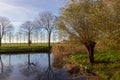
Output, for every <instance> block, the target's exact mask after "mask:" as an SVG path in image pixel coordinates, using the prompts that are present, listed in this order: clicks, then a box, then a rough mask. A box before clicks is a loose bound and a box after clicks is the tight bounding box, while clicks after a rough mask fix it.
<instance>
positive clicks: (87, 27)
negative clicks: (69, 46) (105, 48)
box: [57, 0, 109, 63]
mask: <svg viewBox="0 0 120 80" xmlns="http://www.w3.org/2000/svg"><path fill="white" fill-rule="evenodd" d="M107 9H108V8H107V6H106V5H105V4H104V2H103V1H102V0H99V1H97V0H70V3H68V4H67V5H66V6H65V7H64V8H62V11H61V13H62V15H61V16H60V17H59V21H58V23H57V24H58V27H59V29H60V30H62V31H65V32H67V34H69V39H70V40H71V41H74V42H75V41H76V42H78V43H82V44H83V45H84V46H85V47H86V49H87V52H88V54H89V62H90V63H94V48H95V45H96V43H97V39H98V38H99V37H100V36H99V34H100V32H101V31H102V30H103V27H104V25H105V24H106V23H102V22H105V20H107V21H108V20H109V19H108V18H107V15H106V14H108V12H109V10H107Z"/></svg>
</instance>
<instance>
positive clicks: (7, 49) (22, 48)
mask: <svg viewBox="0 0 120 80" xmlns="http://www.w3.org/2000/svg"><path fill="white" fill-rule="evenodd" d="M52 45H53V44H51V46H52ZM48 51H50V49H49V48H48V44H47V43H42V44H31V45H30V47H29V46H28V44H24V43H22V44H16V43H13V44H2V46H1V47H0V53H25V52H48Z"/></svg>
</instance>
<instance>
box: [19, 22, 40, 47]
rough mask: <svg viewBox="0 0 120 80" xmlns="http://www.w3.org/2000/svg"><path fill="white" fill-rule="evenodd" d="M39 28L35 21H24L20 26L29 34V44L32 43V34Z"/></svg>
mask: <svg viewBox="0 0 120 80" xmlns="http://www.w3.org/2000/svg"><path fill="white" fill-rule="evenodd" d="M37 29H38V27H37V26H35V24H34V22H31V21H26V22H25V23H23V24H22V25H21V27H20V30H21V31H23V32H25V33H26V34H27V36H28V46H30V44H31V34H32V33H33V32H35V31H36V30H37Z"/></svg>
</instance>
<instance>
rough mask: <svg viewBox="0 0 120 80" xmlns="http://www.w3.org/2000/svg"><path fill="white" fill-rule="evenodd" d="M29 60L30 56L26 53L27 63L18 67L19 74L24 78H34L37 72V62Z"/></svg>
mask: <svg viewBox="0 0 120 80" xmlns="http://www.w3.org/2000/svg"><path fill="white" fill-rule="evenodd" d="M30 58H31V57H30V54H29V53H28V54H27V62H25V64H22V65H20V72H21V73H22V74H23V75H24V76H26V77H30V76H34V75H35V74H37V73H38V72H39V64H38V63H37V62H36V63H35V62H31V59H30Z"/></svg>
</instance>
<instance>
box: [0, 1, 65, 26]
mask: <svg viewBox="0 0 120 80" xmlns="http://www.w3.org/2000/svg"><path fill="white" fill-rule="evenodd" d="M65 1H66V0H0V16H5V17H8V18H9V19H10V20H11V22H12V24H13V25H14V26H20V25H21V24H22V23H23V22H25V21H26V20H33V19H34V18H35V17H37V15H38V13H40V12H43V11H50V12H52V13H54V14H55V15H59V8H60V7H62V6H63V5H64V3H65Z"/></svg>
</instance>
